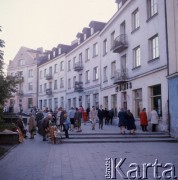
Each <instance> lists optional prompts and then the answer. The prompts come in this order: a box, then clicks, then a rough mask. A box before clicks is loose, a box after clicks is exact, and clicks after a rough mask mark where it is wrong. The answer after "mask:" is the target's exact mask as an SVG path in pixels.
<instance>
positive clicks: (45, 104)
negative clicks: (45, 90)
mask: <svg viewBox="0 0 178 180" xmlns="http://www.w3.org/2000/svg"><path fill="white" fill-rule="evenodd" d="M44 107H47V99H45V100H44Z"/></svg>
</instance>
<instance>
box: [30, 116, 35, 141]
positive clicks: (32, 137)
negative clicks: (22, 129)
mask: <svg viewBox="0 0 178 180" xmlns="http://www.w3.org/2000/svg"><path fill="white" fill-rule="evenodd" d="M29 116H30V118H29V120H28V131H29V133H30V139H34V135H35V133H36V121H35V117H34V116H33V115H32V113H30V114H29Z"/></svg>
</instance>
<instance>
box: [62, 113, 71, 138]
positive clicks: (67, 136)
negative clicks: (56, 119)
mask: <svg viewBox="0 0 178 180" xmlns="http://www.w3.org/2000/svg"><path fill="white" fill-rule="evenodd" d="M63 124H64V132H65V137H66V138H69V133H68V130H69V129H70V119H69V118H68V114H67V113H65V114H64V123H63Z"/></svg>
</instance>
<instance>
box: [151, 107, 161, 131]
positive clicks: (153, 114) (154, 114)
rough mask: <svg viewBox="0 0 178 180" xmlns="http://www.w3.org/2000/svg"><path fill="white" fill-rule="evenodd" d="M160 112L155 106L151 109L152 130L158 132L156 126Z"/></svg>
mask: <svg viewBox="0 0 178 180" xmlns="http://www.w3.org/2000/svg"><path fill="white" fill-rule="evenodd" d="M158 119H159V117H158V113H157V111H156V110H155V108H154V109H153V110H152V111H151V116H150V120H151V124H152V132H156V126H157V125H158Z"/></svg>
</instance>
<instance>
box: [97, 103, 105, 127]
mask: <svg viewBox="0 0 178 180" xmlns="http://www.w3.org/2000/svg"><path fill="white" fill-rule="evenodd" d="M98 118H99V129H103V118H104V110H103V106H102V105H100V108H99V109H98Z"/></svg>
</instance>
